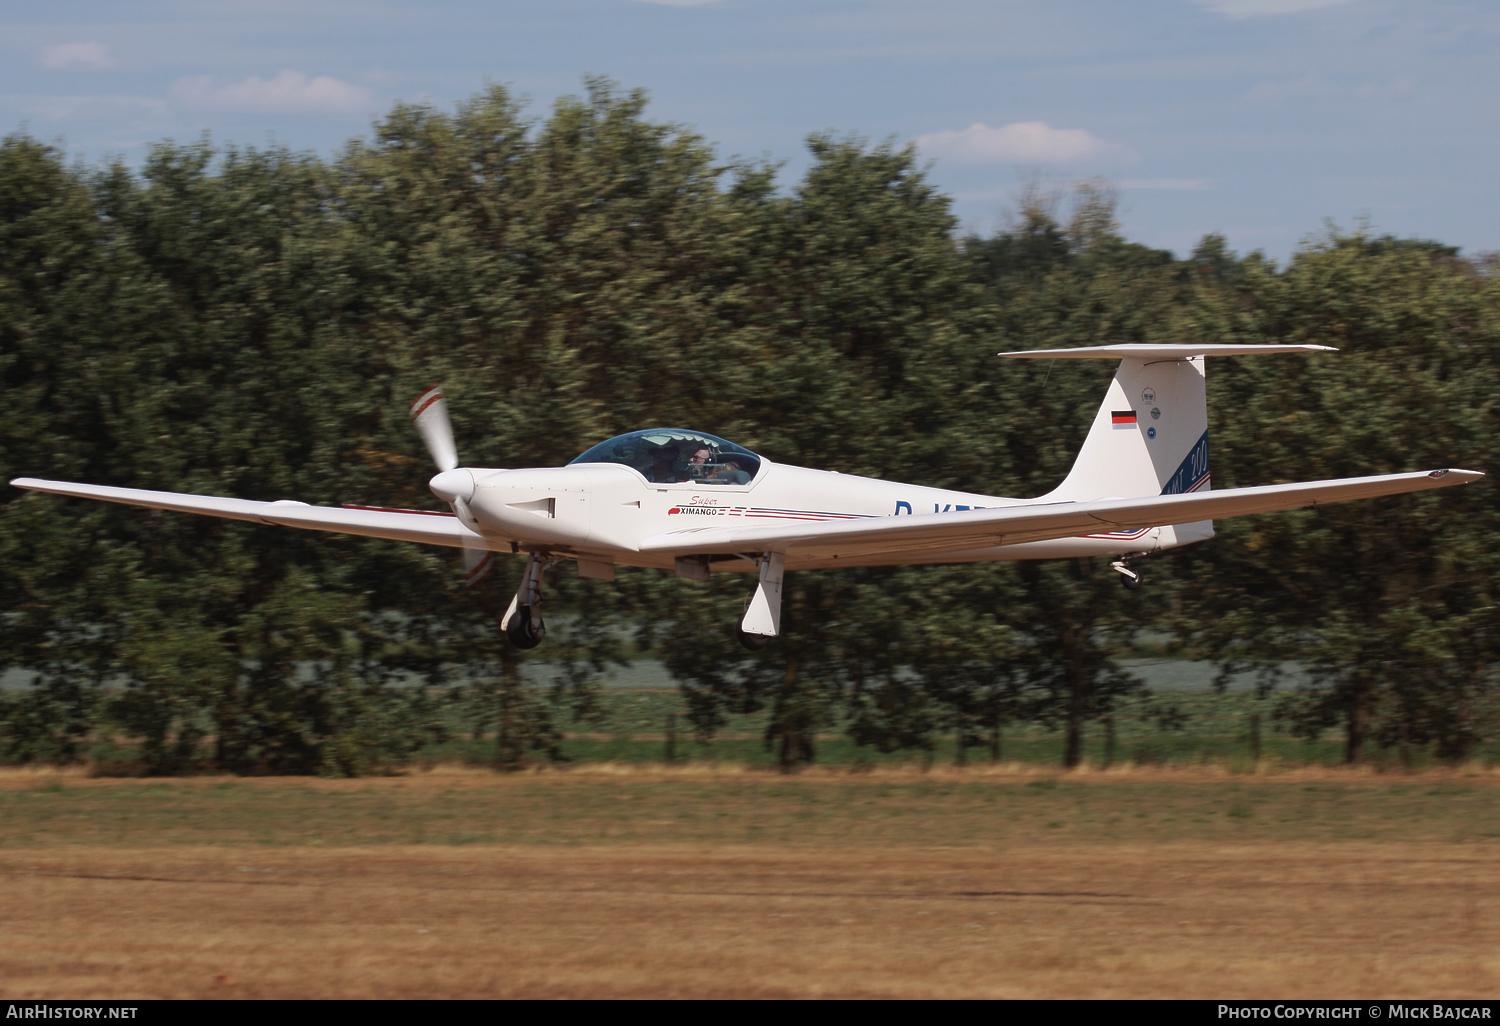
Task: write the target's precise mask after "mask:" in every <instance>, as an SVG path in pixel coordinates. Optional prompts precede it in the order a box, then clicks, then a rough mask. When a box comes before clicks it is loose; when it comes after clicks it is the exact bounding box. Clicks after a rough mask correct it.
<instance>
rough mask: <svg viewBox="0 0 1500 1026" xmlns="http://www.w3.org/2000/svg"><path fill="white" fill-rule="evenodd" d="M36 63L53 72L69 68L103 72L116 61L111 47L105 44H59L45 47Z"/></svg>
mask: <svg viewBox="0 0 1500 1026" xmlns="http://www.w3.org/2000/svg"><path fill="white" fill-rule="evenodd" d="M36 62H37V63H38V64H40V65H41V66H42V67H44V68H49V69H51V70H53V71H63V70H65V69H67V68H91V69H93V70H96V71H101V70H103V69H105V68H112V67H114V66H115V59H114V58H113V57H111V56H110V55H109V47H107V46H105V45H104V44H103V43H58V44H57V45H55V46H44V47H42V52H41V53H39V54H37V58H36Z"/></svg>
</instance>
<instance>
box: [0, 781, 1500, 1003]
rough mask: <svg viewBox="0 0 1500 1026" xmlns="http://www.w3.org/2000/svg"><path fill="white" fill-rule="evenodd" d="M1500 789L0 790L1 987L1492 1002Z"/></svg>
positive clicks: (86, 993)
mask: <svg viewBox="0 0 1500 1026" xmlns="http://www.w3.org/2000/svg"><path fill="white" fill-rule="evenodd" d="M1497 885H1500V776H1497V775H1495V774H1493V773H1491V772H1488V771H1479V770H1475V771H1472V772H1470V773H1469V774H1468V775H1465V774H1463V773H1459V772H1445V771H1439V772H1431V773H1425V774H1421V775H1415V776H1399V775H1381V774H1376V773H1372V772H1366V773H1346V772H1340V771H1334V770H1327V769H1317V768H1308V769H1302V770H1297V771H1281V772H1274V773H1267V774H1260V775H1230V774H1228V773H1227V772H1224V771H1222V770H1214V769H1193V768H1170V767H1168V768H1151V769H1145V770H1141V769H1137V770H1131V771H1128V772H1113V773H1099V772H1091V773H1080V774H1067V775H1058V774H1055V773H1052V772H1050V771H1045V772H1044V771H1041V770H1039V769H1038V768H1037V767H1034V766H1026V765H1022V764H1010V765H1005V766H1000V767H975V768H972V769H970V770H968V771H965V772H958V771H954V770H944V769H935V770H934V771H933V772H931V773H925V774H924V773H921V772H918V771H915V770H912V769H903V768H894V767H886V768H879V767H877V768H874V769H872V770H870V771H868V772H862V773H851V772H848V771H834V770H815V771H812V772H807V773H803V774H800V775H797V776H794V777H782V776H779V775H774V774H768V773H764V772H759V771H754V770H749V769H743V768H738V769H737V768H732V767H727V766H719V767H714V766H708V765H690V766H687V767H681V768H675V769H667V768H649V767H646V768H643V767H631V766H618V765H604V766H595V767H580V768H576V769H571V770H567V771H561V772H559V771H548V772H540V773H524V774H516V775H511V776H498V775H494V774H490V773H486V772H482V771H474V770H465V769H460V768H439V769H436V770H434V771H432V772H428V773H417V774H413V775H410V776H405V777H391V778H381V779H365V780H351V781H334V780H316V779H305V778H301V779H286V778H260V779H233V778H214V777H200V778H192V779H184V780H170V781H142V780H128V779H90V778H88V777H86V776H84V775H82V774H81V773H75V774H59V773H56V772H47V771H38V772H21V771H10V772H7V773H5V774H0V907H3V909H4V920H5V930H4V931H0V996H4V997H7V998H36V997H45V996H52V997H64V996H65V997H106V996H108V997H127V996H129V997H174V996H181V997H191V996H215V995H218V996H225V997H230V996H256V997H262V996H263V997H292V996H367V997H388V996H405V997H415V996H471V997H477V996H621V995H638V996H645V995H672V996H708V995H723V996H729V995H746V996H776V995H792V996H813V995H866V996H937V995H951V996H1098V997H1104V996H1168V997H1170V996H1184V997H1185V996H1192V997H1252V996H1268V995H1269V996H1274V997H1296V996H1348V997H1362V998H1373V997H1392V998H1394V997H1413V998H1417V997H1427V998H1431V997H1436V996H1444V997H1492V996H1494V995H1495V993H1496V991H1497V989H1500V988H1497V985H1500V945H1497V942H1500V925H1497V916H1496V912H1497V911H1500V886H1497Z"/></svg>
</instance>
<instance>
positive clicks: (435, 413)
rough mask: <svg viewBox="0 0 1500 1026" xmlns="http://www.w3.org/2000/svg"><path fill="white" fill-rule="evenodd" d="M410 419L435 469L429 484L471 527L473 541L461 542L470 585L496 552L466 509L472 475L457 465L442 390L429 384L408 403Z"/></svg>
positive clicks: (486, 569)
mask: <svg viewBox="0 0 1500 1026" xmlns="http://www.w3.org/2000/svg"><path fill="white" fill-rule="evenodd" d="M409 412H410V414H411V421H412V423H413V424H415V425H416V428H417V433H418V434H419V435H421V436H422V441H423V442H424V443H426V445H427V451H428V452H430V453H431V454H432V462H434V463H436V464H437V468H438V473H437V476H435V477H434V478H433V479H432V480H431V481H429V482H428V487H429V488H431V489H432V494H434V495H436V496H437V497H438V498H440V499H442V500H443V501H444V502H446V503H447V504H448V505H449V506H451V507H452V508H453V515H454V516H456V517H458V522H459V523H461V524H463V525H464V526H465V527H467V528H469V529H470V530H472V531H474V541H473V543H472V544H471V543H470V542H469V541H468V540H467V539H466V540H465V543H464V549H463V552H464V587H466V588H472V587H473V586H474V585H476V584H478V583H479V582H480V581H482V580H483V579H484V577H485V575H487V574H488V573H489V572H490V570H491V569H492V568H493V567H494V565H495V554H494V553H493V552H491V551H490V550H489V549H487V548H484V547H483V543H482V542H481V541H480V539H479V533H478V525H479V521H478V520H476V519H475V517H474V514H473V513H472V512H470V510H469V500H470V499H472V498H473V497H474V475H473V474H471V473H469V472H468V471H467V470H460V469H459V466H458V447H457V446H455V445H454V444H453V422H452V421H451V420H449V419H448V401H447V400H446V399H444V398H443V390H442V389H441V388H439V387H438V386H437V385H434V386H432V387H431V388H429V389H427V391H425V392H423V393H422V394H421V395H419V396H417V401H416V402H414V403H412V404H411V409H410V411H409Z"/></svg>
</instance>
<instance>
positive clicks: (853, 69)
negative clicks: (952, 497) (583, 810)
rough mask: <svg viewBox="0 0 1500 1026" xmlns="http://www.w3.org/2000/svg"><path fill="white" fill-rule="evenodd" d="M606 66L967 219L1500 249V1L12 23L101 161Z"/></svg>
mask: <svg viewBox="0 0 1500 1026" xmlns="http://www.w3.org/2000/svg"><path fill="white" fill-rule="evenodd" d="M585 74H604V75H608V76H610V77H612V78H614V79H615V80H616V81H618V82H619V83H620V84H621V85H623V86H625V87H630V88H633V87H637V86H638V87H642V88H644V89H646V90H647V91H648V92H649V93H650V95H651V97H652V105H651V108H650V116H652V117H653V118H655V119H658V120H663V121H675V122H681V123H684V124H687V125H690V126H691V127H693V128H694V129H696V130H697V131H698V132H700V133H701V134H703V135H704V136H705V137H706V138H707V139H708V140H710V141H711V142H713V143H714V144H715V145H716V147H717V149H718V151H719V153H720V154H721V155H723V156H726V157H727V156H730V155H741V156H745V157H751V158H759V157H762V156H768V157H770V158H772V159H775V160H779V161H785V162H786V170H785V172H784V174H785V175H786V176H787V177H788V178H789V179H791V178H795V176H796V175H798V174H799V173H800V171H801V169H802V168H803V167H805V164H806V157H805V150H804V147H803V139H804V138H805V137H806V136H807V135H808V134H809V133H810V132H814V131H820V130H829V129H831V130H834V131H837V132H840V133H855V134H858V135H861V136H865V137H868V138H871V139H876V140H882V139H887V138H892V139H895V140H898V141H900V142H907V141H916V143H917V144H918V146H919V148H920V150H921V152H922V154H923V156H924V158H927V159H930V160H931V161H932V162H933V165H932V171H931V174H932V176H933V178H934V180H935V181H936V183H937V184H938V185H939V186H940V187H941V188H942V189H943V190H944V191H946V192H948V193H949V194H951V195H952V196H954V197H955V200H956V205H955V211H956V213H957V214H958V216H959V217H960V218H961V219H962V221H963V222H964V224H965V225H966V226H967V227H969V228H972V229H974V230H978V231H981V232H985V233H988V232H990V231H993V230H995V229H996V227H997V226H999V225H1000V224H1001V223H1003V220H1004V217H1005V212H1006V210H1007V209H1008V208H1009V207H1010V206H1011V205H1013V203H1014V200H1015V197H1016V194H1017V192H1018V189H1019V186H1020V184H1021V183H1022V182H1023V181H1024V180H1026V179H1027V178H1028V177H1036V176H1040V177H1042V178H1043V179H1044V180H1047V181H1055V182H1056V183H1058V184H1062V183H1066V182H1068V181H1070V180H1073V179H1077V178H1082V177H1085V176H1090V175H1103V176H1106V177H1107V178H1109V179H1110V180H1112V181H1113V182H1114V183H1115V185H1116V186H1117V188H1118V189H1119V190H1120V197H1121V220H1122V222H1123V225H1124V229H1125V233H1126V234H1127V235H1128V236H1129V237H1130V238H1132V239H1135V240H1138V241H1141V242H1146V243H1149V244H1152V245H1157V246H1164V247H1167V248H1171V249H1174V250H1176V251H1177V252H1178V253H1180V254H1181V253H1186V252H1187V251H1188V250H1190V249H1191V248H1192V246H1193V244H1194V243H1195V242H1196V240H1197V239H1198V238H1200V237H1201V236H1202V235H1203V234H1204V233H1205V232H1210V231H1219V232H1223V233H1224V234H1226V235H1227V236H1228V237H1229V240H1230V244H1231V245H1232V246H1233V247H1234V248H1236V249H1238V250H1240V251H1242V252H1243V251H1248V250H1252V249H1262V250H1264V251H1265V252H1267V253H1268V254H1270V255H1271V256H1274V257H1277V258H1279V259H1284V258H1285V257H1286V256H1287V254H1289V253H1290V252H1291V251H1292V250H1293V249H1294V248H1295V247H1296V245H1297V244H1298V242H1299V240H1300V239H1302V238H1304V237H1306V236H1308V235H1310V234H1314V233H1316V232H1318V231H1319V230H1320V229H1321V228H1322V225H1323V223H1324V220H1325V219H1327V218H1332V219H1334V220H1335V221H1337V222H1338V223H1340V224H1341V225H1344V226H1346V227H1347V226H1352V225H1353V224H1355V223H1356V222H1357V221H1358V220H1359V219H1367V220H1368V221H1369V223H1370V224H1371V226H1372V228H1373V229H1374V230H1375V231H1377V232H1391V233H1394V234H1397V235H1402V236H1412V235H1414V236H1421V237H1426V238H1436V239H1441V240H1443V241H1445V242H1448V243H1450V244H1454V245H1459V246H1462V247H1463V248H1464V250H1465V251H1466V252H1471V253H1472V252H1477V251H1486V250H1495V249H1500V203H1497V200H1500V195H1497V187H1496V184H1497V181H1500V176H1497V171H1500V102H1497V100H1500V3H1496V2H1494V0H1489V2H1485V3H1480V2H1468V3H1465V2H1447V0H1421V2H1416V0H1131V2H1122V0H1035V2H1033V0H923V2H921V3H916V2H906V0H707V2H701V0H552V2H540V0H537V2H519V0H488V2H483V3H481V2H472V3H469V2H452V0H449V2H444V0H435V2H434V0H428V2H426V3H421V4H412V3H407V4H396V3H390V2H387V0H295V2H287V0H216V2H210V0H112V2H110V3H86V2H67V0H62V2H55V3H52V4H35V3H28V4H22V3H19V2H17V0H3V6H0V119H3V124H4V128H5V129H6V130H7V131H10V130H15V129H19V128H23V127H24V128H25V130H27V131H29V132H30V133H31V134H32V135H34V136H37V137H39V138H41V139H44V140H47V141H57V140H61V141H63V142H65V144H66V146H67V147H68V150H69V152H70V153H71V154H73V155H74V156H80V155H81V156H83V157H85V158H87V159H89V160H98V159H100V158H102V157H104V156H107V155H120V156H123V157H124V158H125V159H126V160H127V161H130V162H132V163H135V162H138V161H139V160H140V158H141V156H142V155H143V154H144V152H145V148H146V146H147V144H148V143H150V142H151V141H153V140H157V139H162V138H167V137H171V138H175V139H178V140H180V141H186V140H191V139H195V138H197V136H198V135H199V134H200V133H201V132H202V131H204V130H210V131H211V132H212V133H213V136H214V138H215V139H217V140H220V141H234V142H237V143H240V144H247V145H261V144H264V143H265V142H267V141H268V140H270V139H274V140H276V141H278V142H282V143H286V144H288V145H291V146H294V147H297V148H308V149H315V150H318V151H320V152H323V153H330V152H332V151H333V150H335V149H337V148H338V146H339V145H340V144H341V143H342V142H343V141H344V140H345V139H347V138H349V137H351V136H354V135H359V134H363V133H365V132H367V131H368V128H369V124H370V121H371V119H372V118H373V117H375V116H377V115H379V114H381V113H382V112H384V111H385V110H387V109H388V108H389V106H390V104H391V103H392V102H393V101H395V100H396V99H402V100H406V101H417V102H426V103H431V104H434V105H437V106H439V107H443V108H450V107H451V105H452V104H453V103H454V101H456V100H460V99H463V98H464V97H466V96H469V95H472V94H473V93H474V92H476V91H477V90H479V89H480V88H482V86H483V85H484V83H485V82H486V81H493V82H503V83H507V84H509V85H511V86H512V87H513V88H514V89H515V90H516V91H517V92H519V93H522V94H525V95H527V96H529V97H531V98H532V100H533V102H534V111H535V113H537V114H539V115H544V114H545V113H546V109H547V107H548V106H549V105H550V104H551V102H552V101H553V100H554V99H555V98H556V97H558V96H560V95H563V94H567V93H576V92H578V91H579V90H580V80H581V78H582V76H583V75H585Z"/></svg>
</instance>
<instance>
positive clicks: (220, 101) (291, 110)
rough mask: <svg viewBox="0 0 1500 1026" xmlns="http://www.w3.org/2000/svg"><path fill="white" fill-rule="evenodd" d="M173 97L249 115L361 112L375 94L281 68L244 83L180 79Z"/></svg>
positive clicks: (199, 77) (370, 104)
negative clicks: (267, 76) (274, 75)
mask: <svg viewBox="0 0 1500 1026" xmlns="http://www.w3.org/2000/svg"><path fill="white" fill-rule="evenodd" d="M172 99H173V100H175V101H176V102H177V103H179V104H181V105H182V106H184V107H192V108H196V109H199V110H226V111H241V112H244V113H248V114H364V113H368V112H369V111H370V109H371V108H372V107H373V106H374V102H375V96H374V94H373V93H372V92H370V90H369V89H366V88H365V87H364V86H357V85H351V84H350V83H348V82H345V81H343V80H342V79H338V78H330V77H329V76H327V75H319V76H318V77H317V78H308V77H307V76H306V75H304V74H302V72H300V71H280V72H277V74H276V77H275V78H261V77H260V76H259V75H251V76H250V77H249V78H247V79H245V80H244V81H243V82H235V83H233V84H230V85H224V86H218V85H215V84H214V80H213V77H212V76H210V75H195V76H193V77H192V78H184V79H179V80H178V81H177V82H176V83H174V84H173V86H172Z"/></svg>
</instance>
